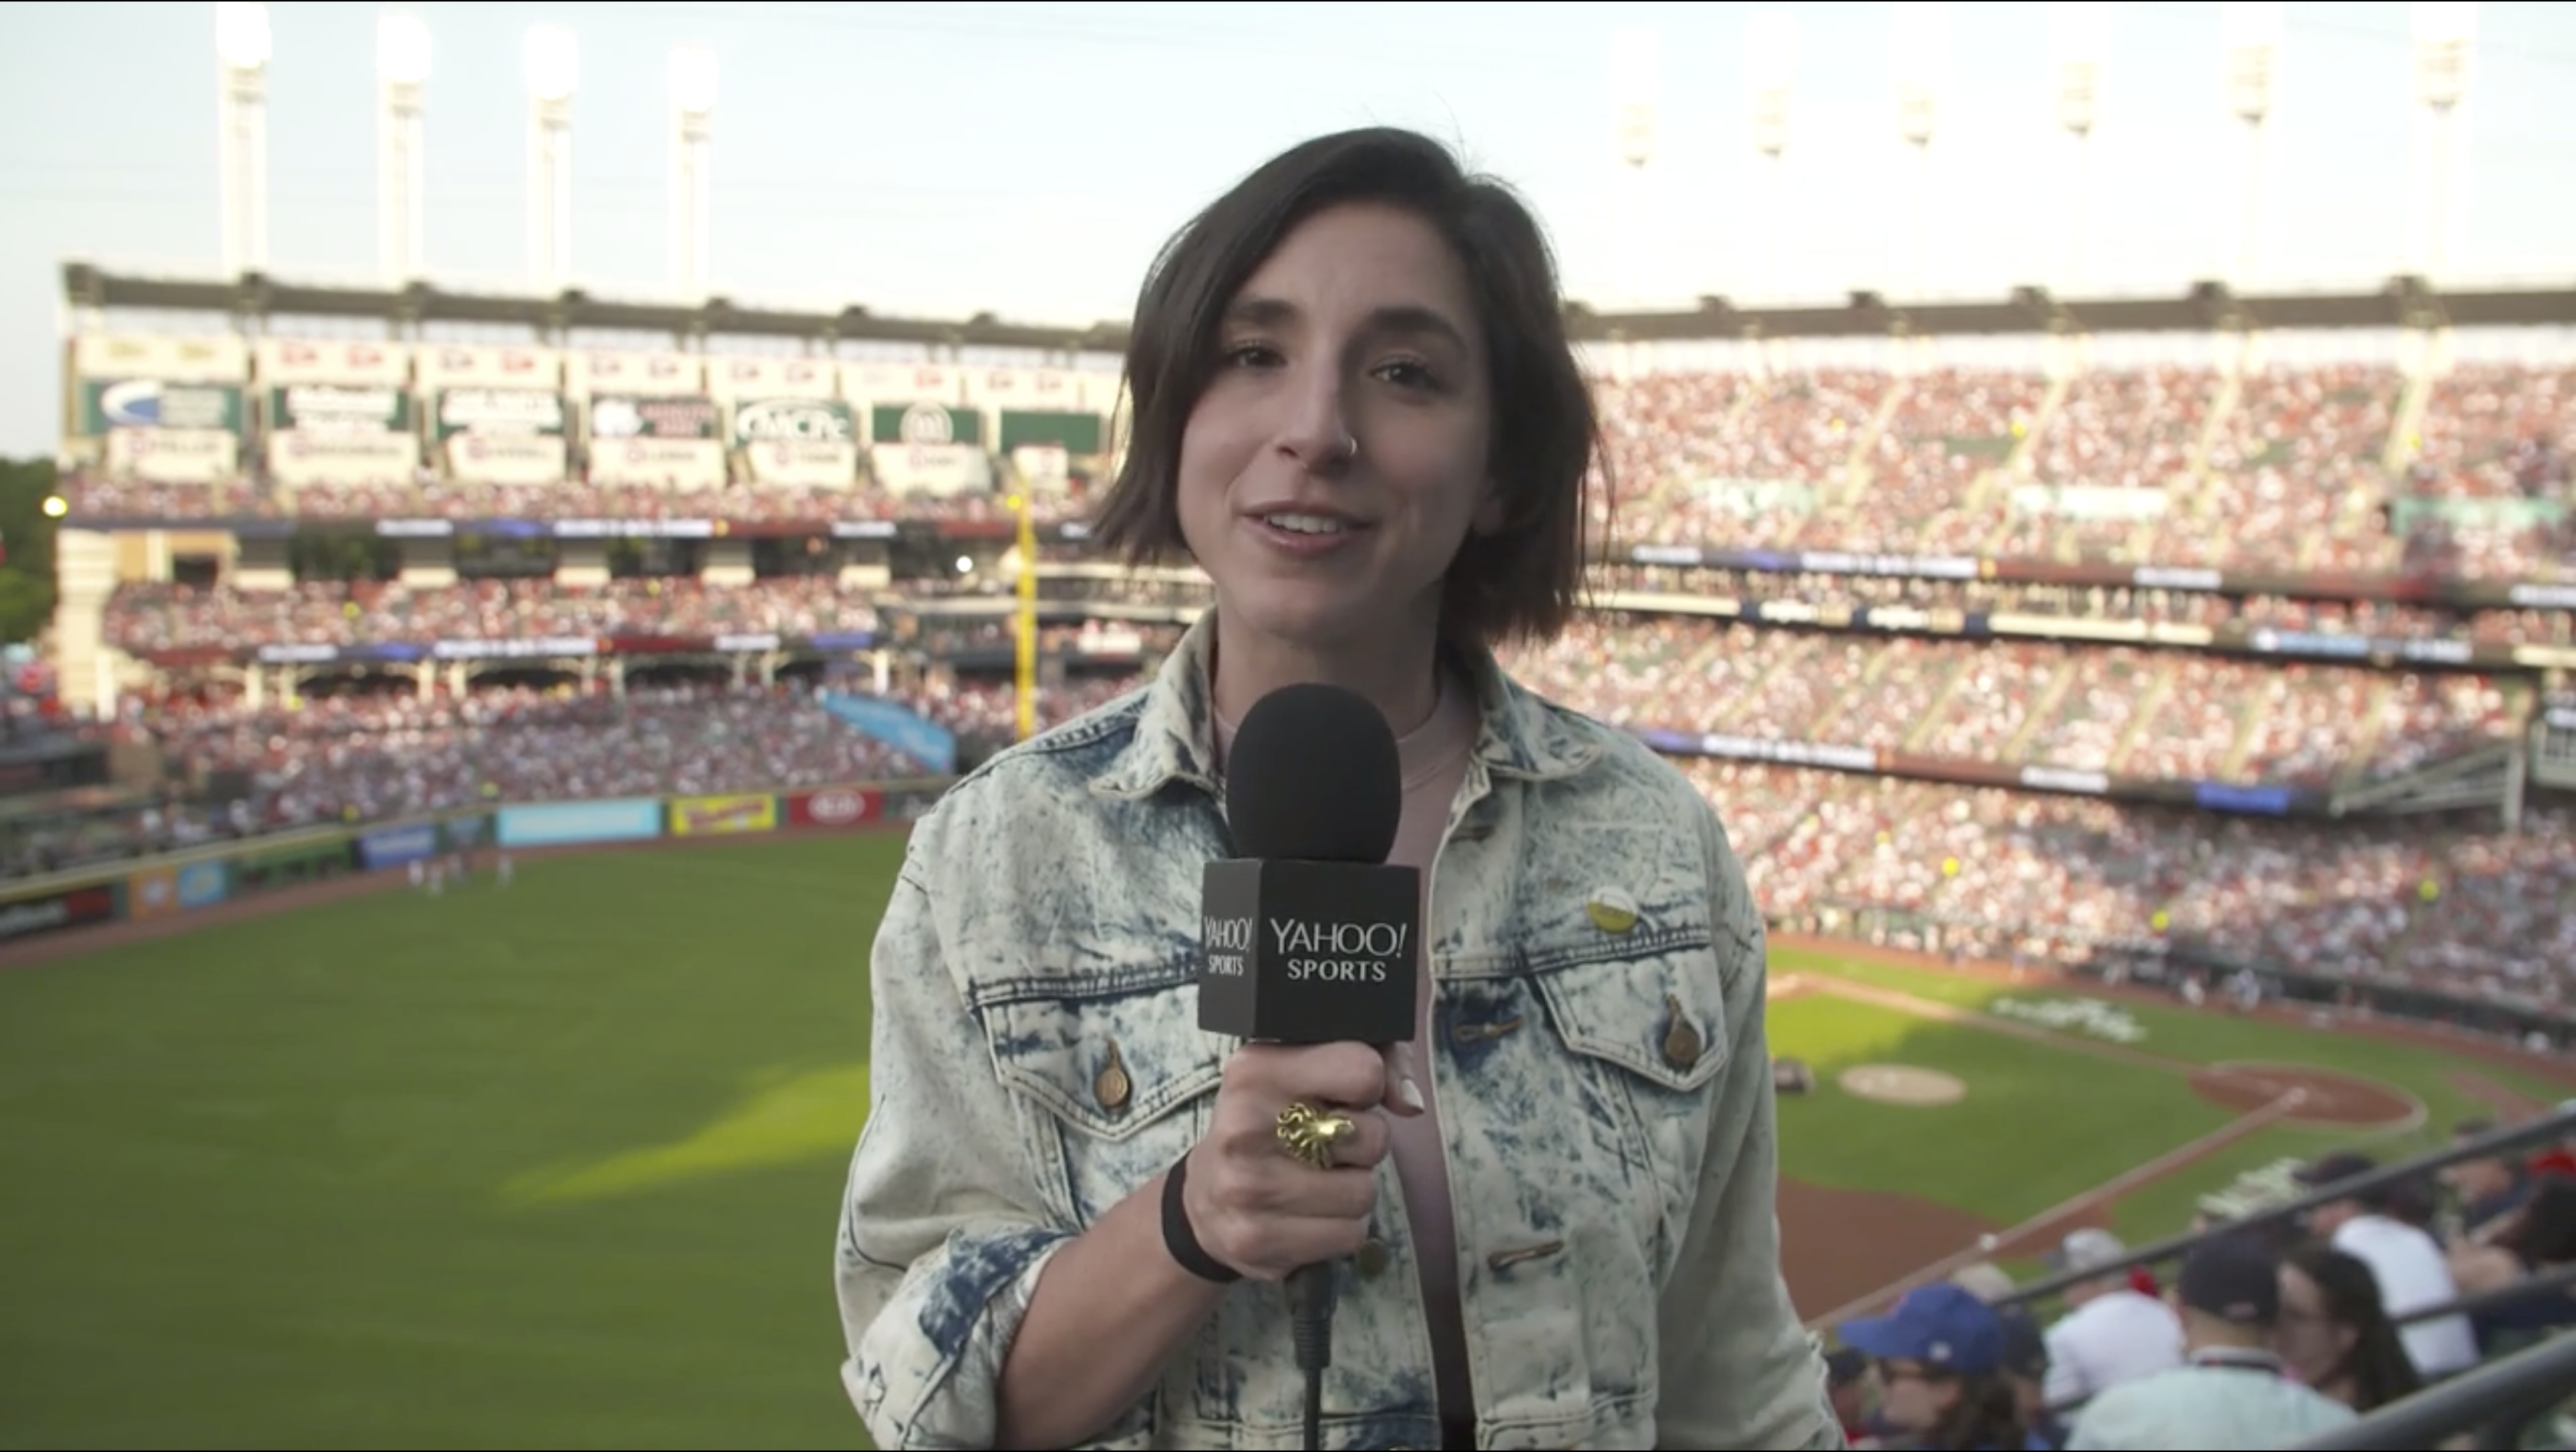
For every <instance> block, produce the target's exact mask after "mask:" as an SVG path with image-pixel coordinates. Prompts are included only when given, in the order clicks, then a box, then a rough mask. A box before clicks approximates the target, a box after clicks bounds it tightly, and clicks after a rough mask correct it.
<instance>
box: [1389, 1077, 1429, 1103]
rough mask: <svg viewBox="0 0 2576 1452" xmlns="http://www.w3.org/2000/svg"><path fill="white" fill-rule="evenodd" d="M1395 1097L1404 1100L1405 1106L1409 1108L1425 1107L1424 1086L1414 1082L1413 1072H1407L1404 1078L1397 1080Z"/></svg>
mask: <svg viewBox="0 0 2576 1452" xmlns="http://www.w3.org/2000/svg"><path fill="white" fill-rule="evenodd" d="M1395 1097H1396V1098H1397V1099H1399V1100H1402V1101H1403V1103H1404V1107H1405V1108H1407V1109H1420V1108H1422V1107H1423V1103H1422V1086H1421V1085H1419V1084H1416V1083H1414V1082H1413V1076H1412V1075H1411V1074H1407V1075H1405V1076H1404V1077H1403V1078H1401V1079H1398V1080H1396V1081H1395Z"/></svg>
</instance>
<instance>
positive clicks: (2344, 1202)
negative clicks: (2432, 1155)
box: [2296, 1154, 2478, 1381]
mask: <svg viewBox="0 0 2576 1452" xmlns="http://www.w3.org/2000/svg"><path fill="white" fill-rule="evenodd" d="M2377 1168H2378V1166H2377V1163H2376V1162H2375V1161H2373V1160H2371V1159H2370V1158H2369V1157H2368V1156H2366V1155H2358V1154H2332V1155H2327V1156H2326V1157H2325V1158H2323V1159H2321V1160H2318V1161H2317V1162H2315V1163H2314V1164H2311V1165H2309V1166H2307V1167H2306V1168H2305V1169H2303V1170H2301V1171H2299V1173H2298V1175H2297V1177H2296V1178H2297V1180H2298V1182H2299V1184H2300V1185H2302V1186H2304V1187H2306V1188H2307V1189H2310V1190H2317V1189H2323V1188H2325V1187H2326V1186H2329V1185H2337V1184H2342V1183H2344V1182H2345V1181H2348V1180H2353V1179H2357V1178H2359V1177H2361V1176H2364V1175H2367V1174H2370V1173H2371V1172H2372V1171H2373V1170H2375V1169H2377ZM2387 1211H2388V1202H2387V1197H2386V1195H2385V1194H2384V1192H2382V1191H2378V1190H2373V1191H2370V1192H2367V1193H2365V1194H2359V1195H2349V1196H2345V1197H2344V1198H2341V1199H2337V1200H2331V1201H2328V1202H2327V1203H2325V1204H2323V1205H2319V1206H2318V1207H2317V1208H2315V1209H2313V1210H2311V1211H2309V1212H2308V1230H2309V1231H2310V1233H2312V1234H2316V1235H2322V1236H2325V1237H2327V1238H2328V1240H2329V1241H2330V1242H2331V1243H2332V1244H2333V1246H2334V1248H2335V1249H2337V1250H2340V1251H2343V1252H2344V1253H2346V1254H2347V1255H2351V1256H2354V1257H2356V1258H2358V1259H2359V1260H2360V1261H2361V1262H2362V1264H2364V1265H2367V1266H2369V1267H2370V1273H2371V1277H2372V1279H2374V1280H2376V1281H2377V1282H2378V1283H2379V1299H2380V1304H2382V1305H2383V1306H2385V1307H2387V1309H2388V1314H2389V1315H2390V1316H2391V1317H2394V1318H2397V1319H2398V1320H2399V1321H2400V1322H2401V1323H2402V1322H2404V1318H2405V1317H2406V1315H2407V1314H2408V1313H2409V1312H2412V1311H2420V1310H2423V1309H2425V1308H2426V1307H2430V1306H2440V1305H2446V1304H2448V1303H2450V1302H2453V1301H2456V1300H2458V1299H2459V1298H2460V1291H2459V1286H2458V1284H2457V1283H2456V1282H2454V1281H2453V1280H2452V1279H2451V1268H2450V1265H2449V1263H2448V1262H2447V1261H2445V1260H2444V1259H2443V1257H2442V1247H2441V1246H2440V1245H2439V1244H2437V1243H2435V1241H2434V1239H2433V1237H2432V1236H2431V1235H2430V1234H2428V1233H2427V1232H2425V1231H2424V1230H2423V1229H2422V1228H2421V1227H2418V1226H2414V1225H2409V1224H2407V1223H2406V1222H2405V1221H2403V1220H2400V1219H2397V1218H2396V1217H2394V1216H2392V1215H2390V1214H2388V1213H2387ZM2398 1337H2399V1339H2400V1340H2402V1341H2404V1342H2405V1343H2406V1355H2407V1357H2408V1359H2409V1360H2411V1361H2413V1362H2414V1363H2415V1370H2416V1371H2417V1372H2418V1373H2419V1374H2421V1375H2422V1376H2423V1377H2424V1379H2425V1380H2427V1381H2439V1380H2441V1379H2442V1378H2444V1377H2446V1376H2451V1375H2453V1374H2455V1373H2458V1372H2461V1371H2464V1370H2466V1369H2468V1368H2469V1367H2471V1366H2473V1365H2475V1364H2476V1363H2477V1359H2478V1343H2477V1337H2476V1336H2475V1335H2474V1334H2473V1332H2472V1330H2471V1327H2470V1326H2469V1318H2468V1317H2466V1316H2462V1315H2458V1314H2453V1315H2448V1316H2436V1317H2433V1318H2432V1319H2430V1320H2423V1321H2416V1322H2413V1323H2411V1324H2402V1325H2401V1327H2400V1329H2399V1331H2398Z"/></svg>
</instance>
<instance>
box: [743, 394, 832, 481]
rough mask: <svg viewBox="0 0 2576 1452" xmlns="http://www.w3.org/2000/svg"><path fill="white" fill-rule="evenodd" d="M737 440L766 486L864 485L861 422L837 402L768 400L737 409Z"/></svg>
mask: <svg viewBox="0 0 2576 1452" xmlns="http://www.w3.org/2000/svg"><path fill="white" fill-rule="evenodd" d="M733 441H734V443H735V445H736V446H738V447H739V448H740V449H741V450H742V455H743V459H744V461H745V462H746V464H747V465H748V466H749V468H750V471H751V477H752V478H753V479H754V480H756V481H758V482H760V483H763V484H790V485H802V486H806V487H809V488H823V489H846V488H848V487H850V486H851V485H852V484H854V483H856V482H858V477H859V445H858V429H857V423H856V421H855V420H854V419H853V418H852V416H851V413H850V406H849V405H848V404H846V403H843V402H841V401H840V400H838V399H831V398H764V399H757V400H753V401H750V402H746V403H738V404H736V405H734V411H733Z"/></svg>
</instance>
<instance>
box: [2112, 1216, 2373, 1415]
mask: <svg viewBox="0 0 2576 1452" xmlns="http://www.w3.org/2000/svg"><path fill="white" fill-rule="evenodd" d="M2174 1302H2175V1305H2176V1306H2177V1307H2178V1308H2179V1310H2180V1312H2181V1321H2182V1335H2183V1349H2184V1358H2185V1359H2184V1364H2183V1365H2181V1366H2178V1367H2176V1368H2174V1369H2173V1370H2171V1371H2161V1372H2157V1373H2156V1374H2154V1375H2153V1376H2145V1377H2139V1378H2137V1379H2135V1380H2132V1381H2128V1382H2123V1383H2122V1384H2120V1385H2119V1386H2116V1387H2113V1388H2111V1389H2110V1390H2109V1391H2106V1392H2104V1393H2103V1394H2102V1395H2100V1396H2098V1397H2095V1398H2094V1399H2093V1400H2092V1401H2091V1402H2090V1403H2088V1404H2086V1406H2085V1408H2084V1410H2083V1411H2082V1412H2080V1413H2078V1414H2077V1416H2076V1418H2075V1430H2074V1435H2073V1436H2072V1437H2071V1438H2070V1439H2069V1440H2068V1442H2067V1444H2066V1445H2067V1448H2068V1452H2181V1449H2186V1448H2210V1449H2229V1448H2256V1447H2279V1446H2283V1445H2286V1444H2288V1443H2291V1442H2297V1441H2301V1440H2303V1439H2305V1438H2308V1437H2311V1436H2314V1435H2316V1434H2317V1433H2319V1432H2323V1431H2326V1430H2328V1429H2329V1428H2333V1427H2338V1426H2342V1425H2344V1424H2346V1423H2349V1422H2351V1421H2353V1420H2354V1413H2353V1410H2352V1408H2350V1407H2348V1406H2345V1405H2344V1404H2343V1403H2341V1402H2338V1401H2335V1400H2333V1399H2331V1398H2329V1397H2326V1396H2324V1395H2322V1394H2321V1393H2319V1392H2317V1391H2315V1390H2314V1389H2312V1388H2310V1387H2306V1386H2302V1385H2300V1384H2299V1383H2298V1382H2296V1381H2293V1380H2291V1379H2290V1378H2289V1377H2288V1376H2286V1375H2284V1374H2283V1373H2284V1370H2285V1368H2284V1367H2283V1365H2282V1361H2281V1357H2280V1355H2279V1354H2278V1353H2277V1352H2275V1351H2274V1350H2273V1348H2272V1340H2273V1332H2274V1328H2275V1327H2276V1326H2277V1325H2278V1323H2279V1321H2280V1317H2281V1279H2280V1267H2279V1265H2278V1263H2277V1262H2276V1261H2275V1259H2274V1258H2273V1256H2272V1254H2271V1252H2270V1251H2268V1250H2266V1249H2264V1248H2263V1247H2262V1246H2260V1245H2258V1244H2255V1243H2253V1242H2251V1241H2245V1240H2240V1239H2238V1238H2236V1237H2234V1236H2221V1237H2219V1238H2218V1239H2216V1240H2211V1241H2205V1242H2203V1243H2202V1244H2201V1246H2200V1248H2199V1249H2197V1250H2195V1251H2193V1252H2192V1253H2191V1254H2190V1255H2189V1256H2187V1257H2185V1259H2184V1260H2183V1263H2182V1269H2181V1270H2180V1271H2179V1272H2177V1273H2176V1274H2175V1276H2174Z"/></svg>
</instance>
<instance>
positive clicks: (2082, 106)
mask: <svg viewBox="0 0 2576 1452" xmlns="http://www.w3.org/2000/svg"><path fill="white" fill-rule="evenodd" d="M2110 12H2111V7H2110V6H2109V5H2108V4H2104V3H2099V0H2064V3H2060V4H2056V5H2052V6H2050V7H2049V12H2048V41H2049V49H2050V50H2051V51H2052V52H2053V53H2054V55H2055V57H2056V62H2057V124H2058V126H2059V127H2061V128H2063V129H2064V130H2065V132H2066V134H2067V135H2068V136H2069V137H2070V138H2071V139H2072V140H2073V142H2074V148H2073V150H2074V154H2073V155H2072V156H2071V157H2069V158H2068V164H2067V168H2068V178H2067V180H2068V185H2067V189H2066V194H2067V201H2068V203H2069V205H2068V209H2067V210H2068V216H2067V233H2066V236H2067V242H2066V275H2065V278H2064V280H2063V283H2062V285H2063V286H2064V287H2065V288H2066V289H2067V290H2068V291H2070V292H2072V291H2074V290H2075V289H2077V288H2079V287H2081V286H2083V279H2084V230H2085V227H2086V214H2087V212H2089V211H2090V209H2091V207H2090V195H2089V189H2090V187H2091V185H2092V168H2091V167H2090V165H2089V164H2088V162H2089V160H2090V158H2089V156H2088V153H2089V151H2090V150H2091V147H2092V141H2093V123H2094V122H2095V120H2097V119H2098V117H2099V114H2100V108H2101V100H2102V90H2101V87H2102V57H2103V55H2104V54H2105V53H2106V52H2107V51H2108V50H2109V49H2110V28H2111V27H2110V20H2111V13H2110Z"/></svg>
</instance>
